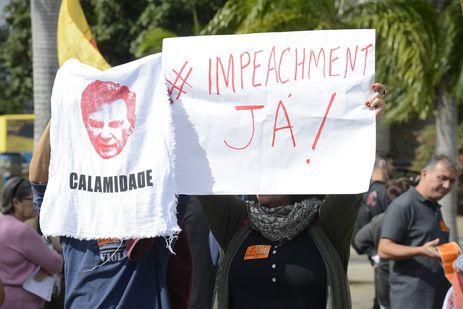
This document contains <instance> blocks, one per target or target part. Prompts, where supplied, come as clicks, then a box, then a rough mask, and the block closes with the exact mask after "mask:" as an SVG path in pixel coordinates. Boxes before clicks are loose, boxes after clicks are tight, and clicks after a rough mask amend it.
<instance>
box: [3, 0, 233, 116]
mask: <svg viewBox="0 0 463 309" xmlns="http://www.w3.org/2000/svg"><path fill="white" fill-rule="evenodd" d="M224 1H225V0H137V1H130V0H119V1H112V0H81V5H82V8H83V10H84V14H85V16H86V18H87V21H88V23H89V25H90V29H91V31H92V34H93V36H94V38H95V41H96V42H97V45H98V48H99V49H100V52H101V54H102V55H103V56H104V57H105V58H106V60H107V61H108V62H109V63H110V64H111V65H113V66H115V65H119V64H122V63H126V62H129V61H131V60H133V59H135V58H137V57H141V56H144V55H146V54H149V53H152V52H158V51H160V47H161V43H162V38H163V37H170V36H174V35H175V34H177V35H192V34H195V33H196V34H197V33H198V32H199V29H200V28H201V27H202V25H204V24H206V23H207V22H208V21H209V20H210V19H211V18H212V17H213V16H214V14H215V12H216V11H217V10H218V9H219V8H220V7H221V6H222V5H223V3H224ZM5 12H6V15H7V18H6V25H5V27H2V28H0V114H4V113H21V112H25V110H24V106H25V105H26V103H27V102H30V101H31V100H32V49H31V35H32V34H31V20H30V1H27V0H26V1H25V0H10V2H9V4H8V5H7V6H6V7H5Z"/></svg>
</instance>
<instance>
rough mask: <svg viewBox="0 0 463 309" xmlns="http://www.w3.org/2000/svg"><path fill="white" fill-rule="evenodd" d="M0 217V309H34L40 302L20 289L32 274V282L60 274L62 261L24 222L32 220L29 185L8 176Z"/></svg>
mask: <svg viewBox="0 0 463 309" xmlns="http://www.w3.org/2000/svg"><path fill="white" fill-rule="evenodd" d="M1 211H2V213H3V216H1V217H0V252H1V254H0V278H1V279H2V281H3V284H4V286H5V294H6V297H5V302H4V304H3V305H1V306H0V308H9V309H15V308H18V309H19V308H20V309H29V308H30V309H37V308H42V307H43V305H44V304H45V301H44V299H42V298H40V297H39V296H37V295H35V294H33V293H31V292H29V291H28V290H26V289H24V288H23V284H24V282H25V281H26V280H27V279H28V277H29V276H31V275H32V273H34V272H35V271H38V272H37V274H36V275H35V277H34V278H35V279H36V281H41V279H43V278H45V277H46V276H47V275H48V274H55V273H58V272H60V271H61V269H62V267H63V259H62V257H61V255H60V254H59V253H57V252H56V251H54V250H52V249H50V248H48V247H47V244H46V243H45V242H44V241H43V239H42V238H41V237H40V235H39V234H38V233H37V231H35V230H34V229H33V228H32V227H31V226H30V225H28V224H27V223H25V221H26V220H28V219H32V218H35V215H36V213H35V211H34V208H33V206H32V191H31V185H30V183H29V182H28V181H27V180H25V179H23V178H21V177H12V178H10V179H9V180H8V181H7V182H6V183H5V185H4V187H3V190H2V196H1Z"/></svg>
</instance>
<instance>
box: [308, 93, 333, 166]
mask: <svg viewBox="0 0 463 309" xmlns="http://www.w3.org/2000/svg"><path fill="white" fill-rule="evenodd" d="M335 96H336V92H333V94H332V95H331V99H330V103H329V104H328V106H327V108H326V112H325V116H323V120H322V123H320V127H319V128H318V132H317V136H316V137H315V140H314V141H313V144H312V150H314V151H315V148H316V147H317V143H318V139H319V138H320V135H321V134H322V130H323V127H324V126H325V121H326V117H327V116H328V113H329V112H330V109H331V105H333V101H334V97H335ZM305 162H306V163H307V164H309V163H310V159H307V160H305Z"/></svg>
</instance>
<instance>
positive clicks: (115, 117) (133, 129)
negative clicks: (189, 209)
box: [40, 54, 179, 239]
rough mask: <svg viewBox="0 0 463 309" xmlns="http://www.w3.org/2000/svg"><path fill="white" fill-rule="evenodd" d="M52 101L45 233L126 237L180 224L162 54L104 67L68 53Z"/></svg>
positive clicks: (167, 232)
mask: <svg viewBox="0 0 463 309" xmlns="http://www.w3.org/2000/svg"><path fill="white" fill-rule="evenodd" d="M51 103H52V120H51V129H50V144H51V147H52V149H51V162H50V168H49V182H48V186H47V190H46V193H45V198H44V202H43V205H42V209H41V215H40V223H41V227H42V229H43V232H44V234H45V235H59V236H72V237H75V238H81V239H82V238H83V239H90V238H121V239H124V238H137V237H154V236H159V235H172V234H174V233H176V232H178V231H179V227H178V226H177V220H176V214H175V207H176V198H175V191H176V189H175V182H174V170H173V160H174V153H173V150H174V139H173V129H172V119H171V105H170V102H169V99H168V95H167V89H166V86H165V83H164V79H163V76H162V72H161V55H160V54H157V55H153V56H149V57H146V58H143V59H140V60H137V61H134V62H130V63H128V64H124V65H121V66H118V67H114V68H112V69H109V70H106V71H100V70H98V69H95V68H93V67H90V66H87V65H85V64H82V63H80V62H78V61H77V60H74V59H72V60H69V61H67V62H66V63H65V64H64V65H63V66H62V67H61V69H60V70H59V71H58V73H57V76H56V80H55V84H54V87H53V94H52V102H51Z"/></svg>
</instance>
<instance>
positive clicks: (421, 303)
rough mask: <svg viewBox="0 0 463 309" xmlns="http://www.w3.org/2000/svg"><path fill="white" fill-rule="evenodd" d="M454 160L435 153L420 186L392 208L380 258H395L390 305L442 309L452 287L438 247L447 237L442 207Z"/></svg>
mask: <svg viewBox="0 0 463 309" xmlns="http://www.w3.org/2000/svg"><path fill="white" fill-rule="evenodd" d="M457 174H458V173H457V167H456V164H455V163H454V162H453V161H452V160H451V159H450V158H449V157H447V156H445V155H437V156H434V157H433V158H432V159H431V160H429V161H428V163H427V164H426V166H425V167H424V168H423V169H422V170H421V178H420V182H419V183H418V185H417V186H416V188H414V187H411V188H410V189H409V190H408V191H407V192H405V193H404V194H402V195H401V196H399V197H398V198H397V199H395V200H394V201H393V202H392V203H391V205H390V206H389V207H388V209H387V211H386V214H385V218H384V224H383V226H382V231H381V240H380V242H379V250H378V251H379V255H380V258H381V259H385V260H392V261H391V265H390V266H391V269H390V277H389V282H390V302H391V308H441V307H442V303H443V301H444V298H445V294H446V292H447V290H448V288H449V286H450V284H449V282H448V281H447V279H446V278H445V276H444V272H443V268H442V266H441V263H440V262H439V261H438V260H439V258H440V256H439V253H438V251H437V249H436V246H437V245H439V244H443V243H446V242H448V241H449V231H448V228H447V226H446V225H445V223H444V221H443V219H442V214H441V211H440V205H439V204H438V203H437V202H438V201H439V200H440V199H441V198H443V197H444V196H445V195H446V194H447V193H449V192H450V190H451V189H452V186H453V184H454V182H455V180H456V178H457Z"/></svg>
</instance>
